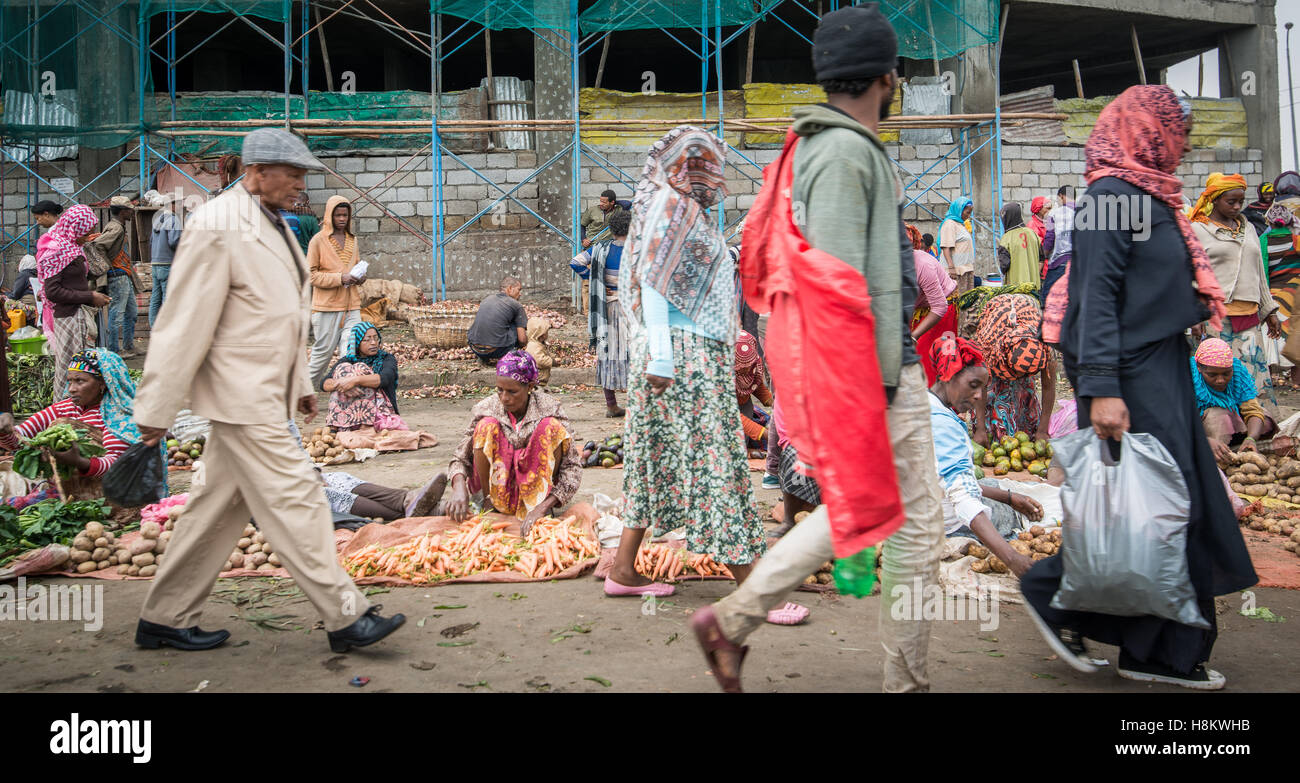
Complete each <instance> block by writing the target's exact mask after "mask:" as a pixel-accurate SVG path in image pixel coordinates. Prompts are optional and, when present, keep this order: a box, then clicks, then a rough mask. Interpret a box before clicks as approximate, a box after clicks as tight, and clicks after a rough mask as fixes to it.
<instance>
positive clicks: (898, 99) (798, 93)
mask: <svg viewBox="0 0 1300 783" xmlns="http://www.w3.org/2000/svg"><path fill="white" fill-rule="evenodd" d="M744 90H745V116H746V117H753V118H761V117H789V116H790V115H791V113H792V112H793V111H794V110H795V108H796V107H798V106H811V105H812V104H814V103H824V102H825V101H826V92H825V91H824V90H822V88H821V87H819V86H818V85H816V84H769V83H762V82H759V83H755V84H746V85H745V88H744ZM902 111H903V91H902V89H899V90H896V91H895V92H894V103H893V105H892V106H891V107H890V113H891V114H899V113H901V112H902ZM880 140H881V141H883V142H885V143H892V142H897V141H898V131H887V132H885V133H882V134H880ZM784 141H785V134H783V133H747V134H745V143H746V144H748V145H750V146H753V145H756V144H770V145H774V146H775V145H780V144H782V143H783V142H784Z"/></svg>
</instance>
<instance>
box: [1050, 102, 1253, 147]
mask: <svg viewBox="0 0 1300 783" xmlns="http://www.w3.org/2000/svg"><path fill="white" fill-rule="evenodd" d="M1114 99H1115V96H1113V95H1108V96H1103V97H1100V98H1086V99H1080V98H1068V99H1065V100H1059V101H1057V102H1056V110H1057V111H1059V112H1064V113H1066V114H1069V115H1070V119H1068V120H1066V121H1065V135H1066V137H1067V138H1068V139H1069V141H1070V143H1071V144H1084V143H1086V142H1087V141H1088V136H1089V134H1091V133H1092V126H1093V125H1096V124H1097V115H1098V114H1100V113H1101V110H1102V109H1103V108H1105V107H1106V104H1108V103H1110V102H1111V101H1112V100H1114ZM1191 101H1192V119H1193V120H1195V125H1194V127H1193V128H1192V146H1193V147H1203V148H1204V147H1223V148H1227V149H1245V148H1246V147H1247V145H1248V143H1249V142H1248V139H1247V134H1246V109H1245V107H1244V106H1242V104H1241V99H1240V98H1192V99H1191Z"/></svg>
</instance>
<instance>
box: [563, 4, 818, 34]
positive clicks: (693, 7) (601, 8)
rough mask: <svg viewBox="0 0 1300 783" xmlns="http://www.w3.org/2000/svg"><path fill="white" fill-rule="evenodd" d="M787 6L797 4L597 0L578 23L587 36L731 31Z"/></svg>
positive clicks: (583, 13) (580, 17)
mask: <svg viewBox="0 0 1300 783" xmlns="http://www.w3.org/2000/svg"><path fill="white" fill-rule="evenodd" d="M786 2H794V0H762V2H757V1H756V0H597V3H596V4H595V5H593V6H592V7H590V8H588V9H587V10H586V11H583V12H582V14H581V15H580V16H579V20H580V22H581V24H582V32H584V33H594V32H605V31H609V30H652V29H658V28H661V27H693V28H696V29H700V28H702V27H715V26H717V25H718V24H721V25H722V26H723V27H732V26H735V25H747V24H749V23H750V22H752V21H754V20H755V19H758V18H760V17H761V16H762V15H763V14H765V13H767V12H768V11H771V10H772V9H774V8H778V7H779V6H781V5H783V4H784V3H786ZM801 13H802V12H801ZM809 18H811V17H809Z"/></svg>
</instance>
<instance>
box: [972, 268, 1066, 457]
mask: <svg viewBox="0 0 1300 783" xmlns="http://www.w3.org/2000/svg"><path fill="white" fill-rule="evenodd" d="M1042 322H1043V318H1042V312H1041V311H1040V310H1039V307H1038V299H1036V298H1034V297H1033V296H1030V295H1028V294H1020V293H1008V294H1001V295H999V296H994V297H992V298H991V299H989V300H988V302H987V303H986V304H985V305H984V309H983V310H982V311H981V312H980V316H979V322H978V325H977V326H976V327H975V345H976V346H977V347H978V348H979V349H980V351H981V352H982V353H983V354H984V359H985V362H986V364H987V366H988V369H989V372H990V374H991V377H990V379H989V388H988V393H987V394H985V395H984V399H983V400H982V405H983V411H984V413H983V415H976V417H975V435H974V438H975V442H976V443H980V444H982V445H985V446H987V445H989V444H990V443H991V442H993V441H996V440H1000V439H1001V438H1004V437H1006V436H1008V435H1012V436H1014V435H1015V434H1016V433H1018V432H1023V433H1025V434H1026V435H1028V436H1029V437H1030V439H1031V440H1046V439H1047V438H1049V437H1050V435H1049V427H1050V425H1051V414H1052V409H1053V408H1054V407H1055V406H1056V364H1055V362H1054V361H1053V360H1052V352H1051V351H1050V350H1049V349H1048V347H1047V345H1046V344H1045V343H1044V342H1043V339H1042ZM1035 378H1037V379H1038V380H1039V384H1040V389H1041V393H1042V396H1041V398H1040V397H1039V395H1038V394H1036V393H1035V389H1034V379H1035ZM977 410H980V409H977ZM1043 411H1047V415H1043Z"/></svg>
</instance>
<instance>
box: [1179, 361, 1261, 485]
mask: <svg viewBox="0 0 1300 783" xmlns="http://www.w3.org/2000/svg"><path fill="white" fill-rule="evenodd" d="M1191 365H1192V385H1193V387H1195V390H1196V407H1197V408H1198V409H1199V410H1200V413H1201V423H1202V424H1203V425H1205V434H1206V436H1207V437H1208V438H1209V439H1210V448H1212V449H1214V456H1215V457H1216V458H1217V459H1219V460H1220V461H1222V460H1224V458H1226V457H1227V456H1228V453H1229V451H1230V450H1231V448H1233V447H1238V448H1240V449H1241V450H1242V451H1254V450H1255V441H1256V440H1258V439H1260V438H1266V437H1268V436H1269V435H1272V434H1273V432H1275V431H1276V430H1277V423H1276V422H1274V421H1273V419H1271V418H1270V417H1269V416H1268V414H1267V413H1265V412H1264V407H1263V406H1262V405H1260V404H1259V398H1258V392H1257V391H1256V390H1255V382H1254V380H1253V379H1252V378H1251V377H1250V371H1249V370H1247V369H1246V365H1244V364H1242V362H1241V360H1240V359H1238V358H1236V357H1235V356H1233V355H1232V348H1230V347H1229V346H1228V344H1227V343H1225V342H1224V341H1223V340H1220V339H1218V338H1217V337H1210V338H1208V339H1206V340H1205V341H1203V342H1202V343H1201V345H1200V347H1199V348H1197V349H1196V355H1195V356H1193V357H1192V359H1191Z"/></svg>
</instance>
